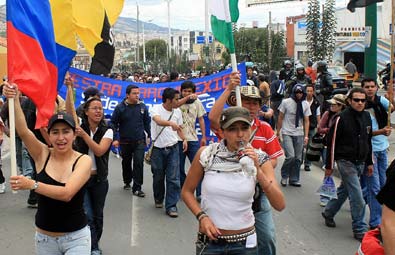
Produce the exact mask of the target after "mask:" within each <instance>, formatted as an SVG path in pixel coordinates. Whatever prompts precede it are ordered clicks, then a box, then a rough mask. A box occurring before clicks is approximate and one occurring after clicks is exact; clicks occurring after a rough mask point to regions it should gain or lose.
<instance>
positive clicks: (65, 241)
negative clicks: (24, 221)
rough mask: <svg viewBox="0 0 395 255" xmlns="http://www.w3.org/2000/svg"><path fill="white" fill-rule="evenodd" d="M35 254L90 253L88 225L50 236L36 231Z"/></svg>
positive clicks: (85, 254)
mask: <svg viewBox="0 0 395 255" xmlns="http://www.w3.org/2000/svg"><path fill="white" fill-rule="evenodd" d="M35 239H36V254H39V255H63V254H65V255H90V254H91V234H90V231H89V227H88V226H86V227H84V228H82V229H80V230H77V231H74V232H70V233H66V234H65V235H63V236H59V237H52V236H48V235H44V234H42V233H39V232H36V236H35Z"/></svg>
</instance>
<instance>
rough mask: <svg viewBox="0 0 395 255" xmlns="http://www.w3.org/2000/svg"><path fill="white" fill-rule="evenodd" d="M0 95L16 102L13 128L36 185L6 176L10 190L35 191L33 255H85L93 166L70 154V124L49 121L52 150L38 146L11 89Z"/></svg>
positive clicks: (64, 118)
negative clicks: (87, 185) (87, 192)
mask: <svg viewBox="0 0 395 255" xmlns="http://www.w3.org/2000/svg"><path fill="white" fill-rule="evenodd" d="M3 93H4V95H5V96H6V97H7V98H14V99H15V127H16V131H17V132H18V134H19V136H20V137H21V139H22V141H23V142H24V143H25V145H26V147H27V149H28V151H29V153H30V155H31V157H32V158H33V160H34V162H35V164H36V167H37V180H36V181H35V180H32V179H29V178H27V177H25V176H21V175H18V176H11V178H10V185H11V188H12V189H13V190H31V189H33V190H35V192H36V193H37V194H38V210H37V213H36V227H37V228H36V253H37V254H83V255H88V254H90V251H91V247H90V243H91V238H90V232H89V228H88V227H87V219H86V215H85V213H84V209H83V198H84V193H85V190H84V188H83V186H84V185H85V183H86V182H87V181H88V179H89V175H90V171H91V167H92V161H91V159H90V158H89V156H86V155H83V154H80V153H79V152H77V151H74V150H73V148H72V145H73V142H74V140H75V122H74V120H73V118H72V117H71V116H70V115H68V114H66V113H58V114H55V115H54V116H52V117H51V119H50V120H49V124H48V132H49V138H50V140H51V144H52V146H53V148H48V146H47V145H46V144H44V143H42V142H40V141H39V140H38V139H37V138H36V137H35V136H34V134H33V133H32V132H31V131H30V130H29V129H28V127H27V124H26V121H25V118H24V114H23V111H22V108H21V107H20V102H19V92H18V87H17V85H16V84H11V85H10V84H6V85H5V88H4V91H3Z"/></svg>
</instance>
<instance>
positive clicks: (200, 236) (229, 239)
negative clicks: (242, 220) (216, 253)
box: [197, 228, 255, 244]
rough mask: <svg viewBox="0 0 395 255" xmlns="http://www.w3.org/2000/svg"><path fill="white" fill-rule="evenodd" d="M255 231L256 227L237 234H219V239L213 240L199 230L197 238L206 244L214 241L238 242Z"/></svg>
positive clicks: (243, 240) (219, 242)
mask: <svg viewBox="0 0 395 255" xmlns="http://www.w3.org/2000/svg"><path fill="white" fill-rule="evenodd" d="M254 233H255V228H253V229H251V230H250V231H247V232H244V233H241V234H235V235H224V236H217V239H218V240H211V239H210V238H208V236H207V235H205V234H203V233H200V232H198V236H197V240H198V241H201V242H202V243H204V244H207V243H213V244H226V243H237V242H245V241H246V240H247V237H248V236H250V235H252V234H254Z"/></svg>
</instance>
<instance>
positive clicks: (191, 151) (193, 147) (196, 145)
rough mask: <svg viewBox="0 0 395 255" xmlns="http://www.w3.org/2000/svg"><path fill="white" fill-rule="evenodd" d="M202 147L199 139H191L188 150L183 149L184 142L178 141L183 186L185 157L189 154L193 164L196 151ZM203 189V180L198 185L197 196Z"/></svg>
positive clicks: (182, 183) (181, 183)
mask: <svg viewBox="0 0 395 255" xmlns="http://www.w3.org/2000/svg"><path fill="white" fill-rule="evenodd" d="M199 148H200V144H199V141H189V142H188V149H187V151H186V152H183V151H182V142H178V151H179V154H180V185H181V188H182V186H183V185H184V182H185V178H186V174H185V159H186V157H187V156H188V159H189V162H190V163H191V164H192V161H193V159H194V158H195V155H196V153H197V152H198V150H199ZM201 190H202V185H201V182H199V185H198V186H197V187H196V196H200V194H201Z"/></svg>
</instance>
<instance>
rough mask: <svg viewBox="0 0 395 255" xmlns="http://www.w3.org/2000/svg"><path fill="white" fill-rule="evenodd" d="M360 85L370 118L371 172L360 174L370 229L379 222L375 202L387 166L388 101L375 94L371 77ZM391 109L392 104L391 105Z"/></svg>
mask: <svg viewBox="0 0 395 255" xmlns="http://www.w3.org/2000/svg"><path fill="white" fill-rule="evenodd" d="M361 87H362V88H363V89H364V90H365V92H366V94H367V99H368V101H367V103H366V107H365V110H366V111H368V112H369V114H370V118H371V119H372V150H373V174H372V175H371V176H366V175H362V177H361V184H362V186H363V187H362V188H363V190H364V188H366V191H367V194H366V198H367V203H368V206H369V211H370V214H369V226H370V228H371V229H374V228H376V227H377V226H379V225H380V224H381V205H380V204H379V203H378V202H377V199H376V195H377V194H378V193H379V191H380V190H381V188H382V187H383V186H384V184H385V181H386V175H385V172H386V171H387V166H388V155H387V154H388V152H387V150H388V147H389V141H388V137H389V135H390V134H391V127H390V126H388V108H389V107H390V105H391V104H390V102H389V101H388V99H387V98H385V97H383V96H378V95H377V90H378V86H377V82H376V80H375V79H372V78H364V79H363V80H362V81H361ZM391 111H393V106H392V105H391Z"/></svg>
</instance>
